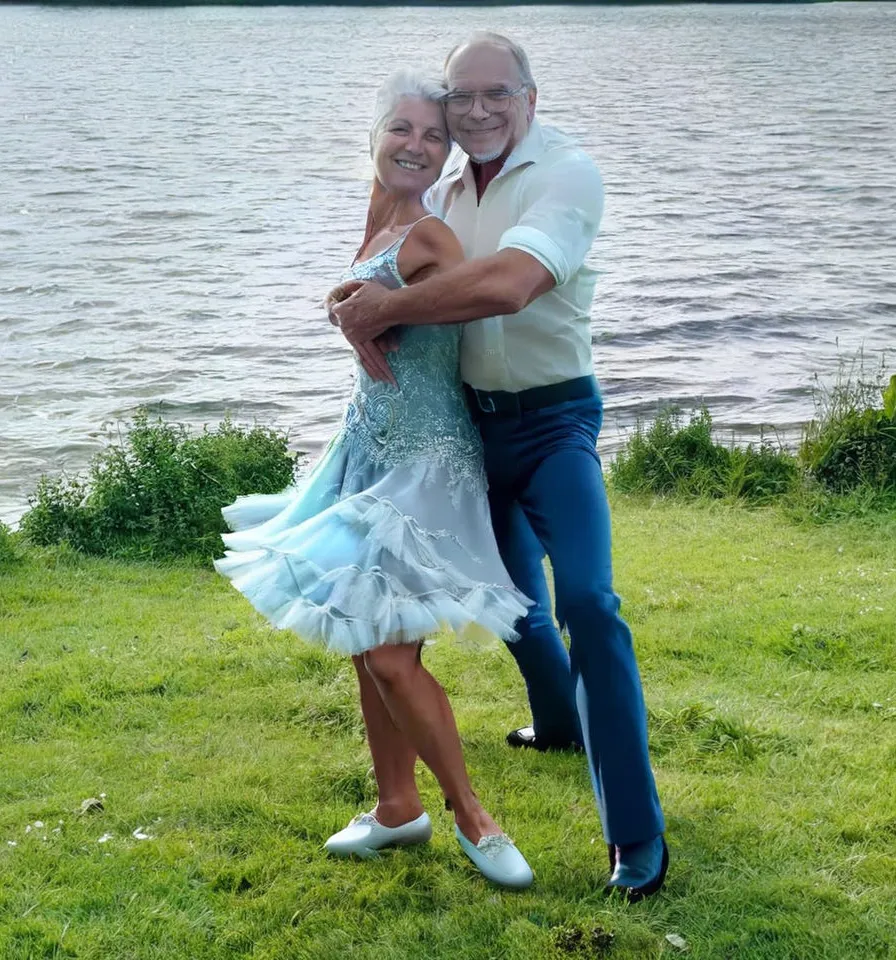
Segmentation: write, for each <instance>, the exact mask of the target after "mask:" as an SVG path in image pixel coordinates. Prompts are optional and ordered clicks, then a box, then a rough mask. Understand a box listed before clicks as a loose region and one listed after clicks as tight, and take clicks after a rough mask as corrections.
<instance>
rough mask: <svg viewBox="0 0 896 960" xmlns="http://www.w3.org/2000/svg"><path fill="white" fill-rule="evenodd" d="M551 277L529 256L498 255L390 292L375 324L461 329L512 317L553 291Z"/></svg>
mask: <svg viewBox="0 0 896 960" xmlns="http://www.w3.org/2000/svg"><path fill="white" fill-rule="evenodd" d="M553 282H554V281H553V277H551V275H550V274H549V273H548V271H547V270H545V268H544V267H542V265H541V264H540V263H539V262H538V261H537V260H535V258H534V257H531V256H529V254H526V253H523V252H521V251H519V250H502V251H500V252H498V253H496V254H493V255H492V256H489V257H482V258H480V259H477V260H468V261H466V262H465V263H462V264H460V265H459V266H457V267H454V268H453V269H451V270H447V271H445V272H444V273H439V274H436V275H435V276H434V277H430V278H428V279H427V280H423V281H422V282H420V283H415V284H412V285H411V286H408V287H403V288H402V289H400V290H395V291H393V292H392V293H391V294H390V295H389V296H388V297H386V298H385V299H384V301H383V303H382V305H381V311H382V312H381V315H380V318H379V319H380V320H381V322H382V323H387V322H388V325H390V326H392V325H395V324H408V325H428V324H451V323H467V322H468V321H470V320H481V319H482V318H483V317H494V316H500V315H507V314H513V313H517V312H518V311H520V310H522V309H523V307H525V306H527V305H528V304H529V303H531V302H532V300H534V299H535V298H536V297H538V296H541V294H542V293H545V292H546V291H547V290H549V289H550V288H551V287H552V286H553Z"/></svg>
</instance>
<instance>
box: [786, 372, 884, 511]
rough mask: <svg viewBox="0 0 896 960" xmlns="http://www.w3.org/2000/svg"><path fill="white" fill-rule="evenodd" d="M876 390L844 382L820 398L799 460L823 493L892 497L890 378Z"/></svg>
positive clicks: (862, 383) (872, 386)
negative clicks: (866, 492) (864, 491)
mask: <svg viewBox="0 0 896 960" xmlns="http://www.w3.org/2000/svg"><path fill="white" fill-rule="evenodd" d="M879 390H880V388H879V384H875V383H868V382H865V381H863V380H862V379H857V380H853V379H847V380H845V381H843V380H841V381H840V382H839V383H838V384H837V385H836V386H835V387H834V388H833V389H832V390H831V391H830V392H829V393H828V394H826V395H824V396H823V398H822V401H821V403H820V405H819V406H820V416H819V417H818V419H817V420H815V421H813V422H812V423H811V424H810V425H809V426H808V428H807V429H806V434H805V437H804V439H803V443H802V446H801V447H800V459H801V460H802V462H803V463H804V464H805V466H806V467H807V469H808V471H809V473H810V475H811V476H812V477H814V478H815V480H817V481H818V482H819V483H820V484H821V485H822V486H823V487H824V488H825V489H826V490H829V491H831V492H833V493H837V494H848V493H851V492H853V491H857V490H862V489H866V490H868V491H869V492H872V493H879V494H883V493H896V374H894V375H893V376H892V377H890V381H889V384H888V386H887V387H886V389H884V390H883V391H881V392H879ZM879 397H881V398H882V401H883V402H882V404H881V405H879V406H878V402H879V401H878V398H879Z"/></svg>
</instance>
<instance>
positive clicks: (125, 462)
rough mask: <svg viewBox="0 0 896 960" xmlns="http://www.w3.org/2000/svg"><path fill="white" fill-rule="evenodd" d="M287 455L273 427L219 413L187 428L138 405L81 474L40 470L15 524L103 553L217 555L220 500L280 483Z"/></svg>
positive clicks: (44, 538) (32, 536)
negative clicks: (212, 426)
mask: <svg viewBox="0 0 896 960" xmlns="http://www.w3.org/2000/svg"><path fill="white" fill-rule="evenodd" d="M295 459H296V458H295V456H294V455H291V454H290V453H289V452H288V450H287V438H286V436H284V435H282V434H278V433H276V432H275V431H273V430H268V429H265V428H262V427H258V426H256V427H253V428H252V429H245V428H242V427H238V426H235V425H234V424H233V423H231V422H230V421H229V420H225V421H224V422H223V423H222V424H220V426H219V427H218V428H217V429H216V430H215V431H214V432H211V431H209V430H207V429H206V430H204V431H203V432H202V433H201V434H198V435H193V434H191V433H190V431H189V430H188V429H187V428H186V427H185V426H183V425H181V424H173V423H165V422H163V421H162V420H161V419H158V420H155V421H152V422H150V420H149V417H148V414H147V413H146V412H145V411H141V412H140V413H138V414H137V415H136V416H135V417H134V420H133V424H132V425H131V427H130V429H129V430H128V431H127V432H126V433H125V434H124V436H123V437H121V438H120V440H119V442H118V443H117V444H113V445H112V446H110V447H108V448H107V449H106V450H103V451H102V452H101V453H99V454H97V455H96V456H95V457H94V459H93V461H92V462H91V465H90V467H89V470H88V474H87V477H86V478H79V477H68V476H65V475H63V476H60V477H47V476H44V477H41V479H40V481H39V483H38V485H37V489H36V491H35V492H34V494H33V495H32V496H31V497H30V498H29V503H30V507H31V509H30V510H29V511H28V513H26V514H25V516H24V517H23V518H22V532H23V534H24V535H25V537H27V539H28V540H29V541H31V542H32V543H35V544H41V545H48V544H55V543H62V542H68V543H70V544H71V545H72V546H73V547H74V548H75V549H78V550H82V551H84V552H85V553H92V554H102V555H106V556H120V557H127V558H147V559H155V558H162V557H175V556H195V555H204V556H209V555H219V554H220V552H221V541H220V535H221V533H222V532H223V531H224V529H225V526H224V522H223V519H222V517H221V508H222V507H223V506H225V505H226V504H228V503H231V502H232V501H233V500H234V499H236V497H237V496H240V495H243V494H248V493H276V492H278V491H280V490H282V489H284V488H285V487H287V486H288V485H289V484H290V482H291V481H292V479H293V477H294V471H295Z"/></svg>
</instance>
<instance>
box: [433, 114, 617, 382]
mask: <svg viewBox="0 0 896 960" xmlns="http://www.w3.org/2000/svg"><path fill="white" fill-rule="evenodd" d="M603 195H604V191H603V183H602V181H601V177H600V173H599V172H598V169H597V166H596V165H595V163H594V161H593V160H592V159H591V158H590V157H589V156H588V155H587V154H586V153H584V152H583V151H582V150H581V149H580V148H579V147H577V146H576V145H575V143H574V142H573V141H572V140H570V139H569V137H567V136H565V135H564V134H562V133H560V132H559V131H558V130H554V129H553V128H551V127H543V126H542V125H541V124H539V123H538V121H537V120H533V122H532V125H531V127H530V128H529V131H528V133H527V135H526V136H525V138H524V139H523V140H522V141H521V142H520V143H519V144H517V146H516V148H515V149H514V150H513V152H512V153H511V154H510V156H509V157H508V158H507V162H506V163H505V164H504V166H503V168H502V169H501V172H500V173H499V174H498V176H497V177H495V179H494V180H492V181H491V183H489V185H488V186H487V187H486V190H485V193H484V194H483V197H482V201H481V202H480V203H477V197H476V186H475V184H474V182H473V175H472V171H471V169H470V162H469V159H468V158H467V157H466V155H465V154H464V153H463V152H462V151H460V150H456V151H455V153H453V154H452V156H451V157H450V158H449V160H448V162H447V163H446V165H445V172H444V173H443V174H442V176H441V178H440V179H439V181H438V182H437V183H436V184H435V185H434V186H433V187H432V189H431V190H430V192H429V194H428V196H427V204H428V205H429V207H430V208H431V209H432V210H433V212H434V213H437V214H438V215H439V216H441V217H442V218H443V219H444V220H445V222H446V223H447V224H448V225H449V226H450V227H451V228H452V229H453V230H454V232H455V233H456V234H457V237H458V239H459V240H460V243H461V245H462V246H463V249H464V253H465V255H466V256H467V258H468V259H472V258H474V257H485V256H489V255H491V254H494V253H497V252H498V251H499V250H504V249H505V248H507V247H513V248H515V249H518V250H523V251H525V252H526V253H528V254H530V255H531V256H533V257H535V259H536V260H538V261H539V262H540V263H541V264H542V265H543V266H544V267H545V268H546V269H547V270H549V271H550V272H551V274H552V275H553V276H554V279H555V280H556V286H555V287H554V288H553V289H552V290H550V291H548V292H547V293H545V294H543V295H542V296H540V297H538V298H537V299H536V300H533V301H532V303H530V304H529V306H528V307H525V308H524V309H523V310H521V311H520V312H519V313H516V314H512V315H508V316H498V317H487V318H485V319H483V320H474V321H471V322H470V323H468V324H466V325H465V327H464V334H463V340H462V344H461V375H462V376H463V379H464V381H465V382H466V383H468V384H470V386H472V387H476V388H477V389H479V390H508V391H511V392H513V393H516V392H518V391H520V390H526V389H528V388H529V387H540V386H545V385H547V384H552V383H559V382H561V381H563V380H572V379H574V378H576V377H582V376H586V375H588V374H590V373H591V372H592V370H593V362H592V357H591V318H590V311H591V300H592V297H593V295H594V283H595V278H596V274H595V271H594V270H592V269H591V268H590V267H588V266H586V265H585V257H586V255H587V254H588V250H589V249H590V247H591V244H592V243H593V242H594V239H595V237H596V236H597V231H598V227H599V224H600V217H601V213H602V212H603Z"/></svg>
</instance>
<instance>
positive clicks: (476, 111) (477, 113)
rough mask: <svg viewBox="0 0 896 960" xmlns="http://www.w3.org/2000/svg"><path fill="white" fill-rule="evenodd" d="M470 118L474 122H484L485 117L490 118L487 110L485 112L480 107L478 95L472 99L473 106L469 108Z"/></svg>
mask: <svg viewBox="0 0 896 960" xmlns="http://www.w3.org/2000/svg"><path fill="white" fill-rule="evenodd" d="M470 116H471V117H472V118H473V119H474V120H485V118H486V117H488V116H490V114H489V112H488V110H486V109H485V107H483V105H482V97H480V96H478V95H477V96H475V97H473V106H472V107H470Z"/></svg>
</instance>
